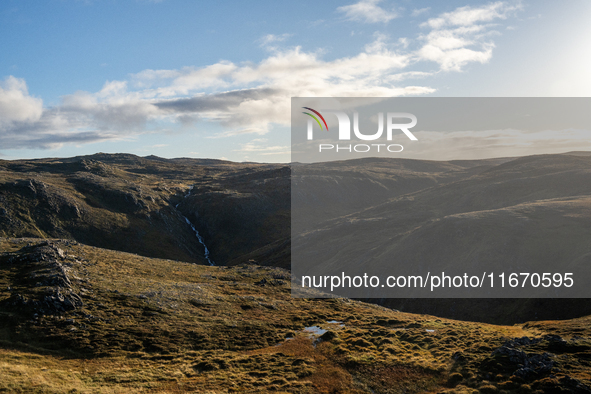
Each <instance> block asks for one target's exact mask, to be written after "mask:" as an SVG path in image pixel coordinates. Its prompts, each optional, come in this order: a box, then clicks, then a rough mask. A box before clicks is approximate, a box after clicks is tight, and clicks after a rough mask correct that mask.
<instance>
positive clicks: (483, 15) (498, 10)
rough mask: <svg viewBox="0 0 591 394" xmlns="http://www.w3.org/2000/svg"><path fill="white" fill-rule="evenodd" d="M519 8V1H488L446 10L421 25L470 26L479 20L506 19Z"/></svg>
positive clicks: (437, 26) (435, 27)
mask: <svg viewBox="0 0 591 394" xmlns="http://www.w3.org/2000/svg"><path fill="white" fill-rule="evenodd" d="M519 9H521V5H520V4H519V3H516V4H510V3H507V2H503V1H498V2H495V3H490V4H487V5H484V6H481V7H471V6H465V7H460V8H457V9H456V10H454V11H452V12H446V13H443V14H441V15H439V16H438V17H436V18H431V19H429V20H428V21H427V22H425V23H423V24H422V26H429V27H430V28H432V29H441V28H443V27H446V26H471V25H474V24H476V23H480V22H491V21H493V20H495V19H506V18H507V16H509V14H510V13H511V12H513V11H516V10H519Z"/></svg>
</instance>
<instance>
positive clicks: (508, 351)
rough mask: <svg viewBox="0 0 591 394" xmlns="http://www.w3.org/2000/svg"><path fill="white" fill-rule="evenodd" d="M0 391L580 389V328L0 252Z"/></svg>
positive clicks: (0, 246) (27, 251)
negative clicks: (485, 319) (412, 309)
mask: <svg viewBox="0 0 591 394" xmlns="http://www.w3.org/2000/svg"><path fill="white" fill-rule="evenodd" d="M0 251H1V253H0V306H1V308H0V314H2V318H1V319H0V343H1V345H2V346H1V349H0V374H1V375H2V379H1V380H0V390H2V391H6V392H22V393H25V392H26V393H31V392H39V393H62V392H82V393H85V392H105V393H107V392H109V393H124V392H125V393H142V392H145V393H148V392H149V393H159V392H161V393H175V392H176V393H178V392H187V391H193V392H208V393H225V392H269V391H273V392H284V393H287V392H289V393H399V392H407V393H413V392H450V393H451V392H454V393H469V392H480V393H496V392H519V393H541V392H545V393H546V392H564V393H567V392H568V393H589V392H591V389H590V388H589V385H591V374H590V371H591V368H590V360H591V340H590V337H591V325H590V324H589V323H590V319H589V318H582V319H574V320H570V321H568V322H550V321H547V322H535V323H526V324H519V325H515V326H495V325H489V324H482V323H470V322H459V321H453V320H448V319H443V318H438V317H433V316H427V315H412V314H407V313H402V312H397V311H394V310H390V309H386V308H383V307H379V306H376V305H372V304H365V303H362V302H358V301H351V300H347V299H296V298H292V297H291V295H290V280H289V279H290V278H289V276H290V274H289V272H288V271H286V270H283V269H279V268H271V267H261V266H256V265H248V264H246V265H239V266H236V267H210V266H205V265H196V264H189V263H183V262H176V261H171V260H160V259H153V258H147V257H142V256H139V255H135V254H128V253H122V252H116V251H111V250H106V249H100V248H96V247H90V246H85V245H82V244H80V243H77V242H73V241H69V240H53V239H52V240H38V239H14V238H1V239H0Z"/></svg>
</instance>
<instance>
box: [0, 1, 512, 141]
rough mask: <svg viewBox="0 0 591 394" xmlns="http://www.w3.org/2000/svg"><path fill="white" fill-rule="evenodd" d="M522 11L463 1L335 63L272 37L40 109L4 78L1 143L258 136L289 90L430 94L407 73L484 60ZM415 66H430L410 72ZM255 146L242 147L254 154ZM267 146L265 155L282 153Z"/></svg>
mask: <svg viewBox="0 0 591 394" xmlns="http://www.w3.org/2000/svg"><path fill="white" fill-rule="evenodd" d="M380 3H381V1H379V0H362V1H360V2H358V3H355V4H352V5H347V6H343V7H339V8H338V9H337V12H338V13H342V14H344V15H345V17H346V18H347V19H349V20H353V21H358V22H361V23H374V24H375V23H387V22H389V21H391V20H392V19H394V18H396V17H397V16H398V15H397V13H396V12H394V11H389V10H386V9H385V8H382V7H381V6H380ZM519 9H520V6H519V5H515V4H514V3H506V2H496V3H490V4H487V5H483V6H480V7H470V6H466V7H461V8H458V9H456V10H454V11H452V12H447V13H443V14H440V15H438V16H436V17H433V18H430V19H427V20H426V21H424V22H423V23H422V24H421V32H420V33H419V34H418V36H416V37H414V38H413V39H412V40H409V39H408V38H406V37H401V38H396V39H390V38H389V37H388V36H387V35H385V34H380V33H376V34H375V35H374V38H373V41H371V42H369V43H368V44H367V45H366V46H365V48H363V49H362V50H361V51H360V52H359V53H357V54H355V55H352V56H348V57H341V58H336V59H332V60H324V59H323V58H322V55H321V53H320V52H307V51H304V50H302V48H301V47H299V46H294V47H286V48H279V47H277V45H280V44H281V43H282V42H284V41H285V40H286V39H287V38H290V37H291V35H290V34H282V35H271V34H270V35H267V36H264V37H262V38H261V39H260V40H259V42H258V44H259V45H261V46H263V47H265V48H266V49H267V50H268V51H269V55H268V56H267V57H266V58H264V59H263V60H261V61H260V62H258V63H251V62H245V63H233V62H229V61H220V62H218V63H215V64H210V65H207V66H204V67H185V68H181V69H175V70H144V71H142V72H139V73H136V74H133V75H131V76H130V77H129V79H128V80H125V81H108V82H107V83H105V85H104V86H103V88H102V89H101V90H100V91H98V92H95V93H90V92H75V93H72V94H70V95H67V96H64V97H62V101H61V103H60V104H59V105H57V106H54V107H44V106H43V102H42V100H41V99H40V98H36V97H34V96H32V95H30V94H29V92H28V89H27V85H26V82H25V81H24V80H22V79H18V78H15V77H12V76H10V77H8V78H6V79H5V80H4V82H2V83H1V84H0V144H1V145H0V146H2V147H3V148H4V149H17V148H34V149H48V148H56V147H59V146H60V145H62V144H66V143H73V144H82V143H89V142H96V141H103V140H113V139H122V138H129V137H130V136H134V135H138V134H142V133H151V132H157V131H158V130H163V129H171V128H175V127H187V126H191V125H193V124H194V123H195V122H215V123H217V124H219V125H221V126H222V129H223V132H221V133H220V134H218V135H217V136H218V137H219V136H232V135H238V134H246V133H251V134H255V135H263V134H266V133H267V132H269V131H270V130H271V128H272V126H273V125H281V126H288V125H289V123H290V119H289V117H290V98H291V97H293V96H301V97H305V96H316V97H330V96H333V97H347V96H349V97H376V96H377V97H395V96H408V95H424V94H429V93H432V92H434V91H435V89H433V88H432V87H430V86H424V85H421V84H413V83H409V80H411V79H420V78H424V77H425V76H432V75H435V74H437V73H438V72H446V71H456V72H457V71H462V70H463V69H464V68H465V67H466V66H467V65H469V64H471V63H486V62H487V61H489V60H490V58H491V56H492V51H493V48H494V41H493V38H494V34H495V26H496V25H495V24H496V23H499V22H500V21H503V20H505V19H507V18H509V17H510V16H512V15H513V14H514V13H515V12H516V11H518V10H519ZM428 11H429V10H428V9H425V10H415V11H414V14H415V16H419V15H423V14H426V13H427V12H428ZM409 42H412V43H413V45H414V46H413V45H409ZM401 43H403V44H404V45H401ZM418 64H421V65H422V68H424V67H425V66H426V67H432V70H431V71H420V72H419V71H416V70H413V67H414V66H416V65H418ZM255 146H258V145H245V146H244V147H243V149H244V150H247V151H253V152H254V151H256V150H255ZM272 148H273V149H271V150H270V151H268V152H274V151H281V150H282V149H280V148H279V147H272ZM256 149H259V148H256ZM260 149H263V151H264V149H266V148H264V147H263V148H260ZM259 151H261V150H259Z"/></svg>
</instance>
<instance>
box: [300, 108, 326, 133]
mask: <svg viewBox="0 0 591 394" xmlns="http://www.w3.org/2000/svg"><path fill="white" fill-rule="evenodd" d="M302 108H304V109H307V110H308V111H311V112H314V113H315V114H316V115H318V116H319V117H320V119H322V122H323V123H324V126H325V127H326V131H328V125H327V124H326V120H324V117H323V116H322V115H321V114H320V112H318V111H316V110H315V109H312V108H310V107H302ZM302 113H303V114H306V115H308V116H311V117H312V118H313V119H314V120H315V121H316V122H318V126H320V130H323V127H322V123H320V120H319V119H318V118H317V117H316V116H314V115H312V114H311V113H310V112H302Z"/></svg>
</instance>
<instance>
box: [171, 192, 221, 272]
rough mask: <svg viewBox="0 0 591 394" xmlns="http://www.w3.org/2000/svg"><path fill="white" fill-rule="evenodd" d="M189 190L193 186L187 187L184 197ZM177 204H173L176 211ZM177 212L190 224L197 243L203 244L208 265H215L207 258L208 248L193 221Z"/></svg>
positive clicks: (188, 194) (188, 193) (189, 193)
mask: <svg viewBox="0 0 591 394" xmlns="http://www.w3.org/2000/svg"><path fill="white" fill-rule="evenodd" d="M191 190H193V186H190V187H189V191H188V192H187V194H185V197H184V198H187V197H189V196H190V195H191ZM179 205H180V203H178V204H176V205H175V206H174V207H175V208H176V209H177V211H178V207H179ZM178 212H179V213H180V214H181V216H182V217H183V218H184V219H185V222H187V224H188V225H189V226H191V229H193V232H194V233H195V236H196V237H197V240H198V241H199V243H200V244H201V245H203V249H205V252H204V255H205V260H207V263H208V264H209V265H212V266H213V265H215V263H214V262H213V260H211V259H210V258H209V249H208V248H207V245H205V241H204V240H203V237H202V236H201V234H199V231H197V229H196V228H195V226H194V225H193V223H191V221H190V220H189V218H188V217H186V216H185V215H183V214H182V213H181V211H178Z"/></svg>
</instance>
